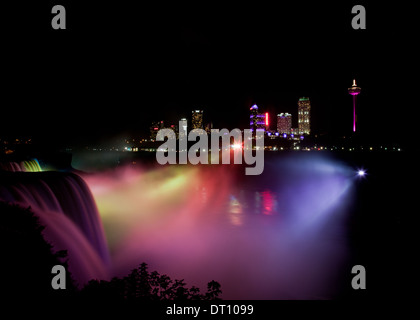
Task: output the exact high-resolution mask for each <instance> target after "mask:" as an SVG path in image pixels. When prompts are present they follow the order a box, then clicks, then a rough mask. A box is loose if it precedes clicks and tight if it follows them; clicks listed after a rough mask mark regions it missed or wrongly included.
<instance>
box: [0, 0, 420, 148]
mask: <svg viewBox="0 0 420 320" xmlns="http://www.w3.org/2000/svg"><path fill="white" fill-rule="evenodd" d="M73 2H74V1H73ZM337 2H338V1H337ZM28 3H30V2H28ZM54 4H57V3H55V2H53V1H51V2H45V3H43V4H41V5H39V4H33V3H32V4H26V5H25V2H19V4H16V5H14V7H10V8H9V7H4V5H2V6H3V8H2V10H1V13H2V17H1V18H2V31H3V33H4V36H3V37H2V47H3V53H5V55H3V57H2V58H1V59H2V62H3V63H2V72H1V73H2V78H3V81H2V82H3V84H2V90H1V91H2V95H1V97H2V99H1V117H0V121H1V126H0V136H1V135H3V136H4V135H8V136H13V135H30V136H33V137H35V138H38V139H41V140H42V139H49V140H50V141H54V142H56V141H58V142H60V143H70V142H83V143H85V142H88V141H95V140H101V139H102V140H103V139H108V138H110V137H113V136H115V135H119V134H124V133H129V134H135V135H136V134H139V135H140V134H142V133H145V132H146V133H147V131H148V127H149V126H150V123H151V121H153V120H161V119H162V120H168V121H177V120H179V119H180V118H181V117H189V116H190V113H191V110H192V109H197V108H201V109H203V110H204V115H205V121H209V120H212V121H213V123H214V126H215V127H218V128H224V127H227V128H235V127H239V128H245V127H246V126H247V123H248V121H249V114H248V111H249V107H250V106H251V105H252V104H253V103H257V104H258V106H259V107H260V108H261V109H262V110H266V111H268V112H270V115H271V116H272V117H274V116H275V115H276V114H277V113H279V112H290V113H292V114H293V116H294V120H293V121H294V126H297V123H296V122H297V119H296V117H297V100H298V98H299V97H300V96H309V97H310V99H311V103H312V120H313V122H312V129H313V131H314V132H315V133H334V134H346V133H348V132H349V130H351V122H352V118H351V117H352V100H351V96H350V95H348V93H347V88H348V87H349V86H351V83H352V79H353V78H356V79H357V81H358V85H359V86H361V87H362V93H361V94H360V95H359V100H358V107H359V111H358V115H359V128H360V130H361V132H363V133H364V134H366V135H367V136H384V137H385V139H391V140H392V139H402V138H403V134H402V132H403V131H405V129H406V128H408V127H409V124H408V121H409V120H408V119H407V117H406V115H405V114H404V113H403V107H404V103H405V102H403V99H402V97H407V96H408V95H409V94H410V92H409V90H408V89H407V88H406V86H405V83H404V82H405V81H406V80H405V79H406V73H407V70H408V68H409V67H410V66H409V63H408V62H407V61H408V55H409V52H410V51H411V48H410V46H412V45H413V44H412V42H409V41H407V30H406V29H405V25H404V24H402V23H400V22H401V21H403V20H404V18H405V15H406V13H407V11H408V10H409V9H408V8H406V7H398V6H395V7H394V8H392V12H391V11H390V8H389V7H387V6H384V5H381V4H380V3H378V4H376V5H372V4H369V5H368V4H364V3H363V1H362V2H357V3H351V2H349V3H343V2H340V3H339V4H338V3H337V4H334V5H331V4H328V5H327V4H322V2H318V1H317V2H315V3H312V4H310V5H309V4H306V3H302V2H300V3H299V2H296V1H294V2H293V4H287V3H285V2H281V3H280V4H279V3H275V4H272V5H263V4H261V2H257V1H254V2H245V3H244V4H241V5H238V6H229V7H228V6H226V5H224V4H222V5H220V4H219V5H215V4H214V3H211V2H209V3H205V2H201V1H200V2H197V4H196V5H195V6H191V5H183V6H178V5H172V6H170V7H169V6H167V5H166V4H164V3H158V4H157V5H155V6H145V5H137V6H133V4H132V3H130V2H128V1H127V2H125V1H113V2H111V1H105V2H104V1H93V2H92V1H89V4H88V3H86V2H83V3H80V4H78V5H75V4H74V3H70V2H68V1H67V2H66V1H61V2H60V4H62V5H64V6H65V7H66V10H67V30H53V29H52V28H51V24H50V23H51V19H52V16H53V15H52V14H51V8H52V6H53V5H54ZM355 4H362V5H363V4H364V5H365V8H366V13H367V16H366V18H367V19H366V21H367V28H366V30H353V29H352V27H351V19H352V18H353V15H352V13H351V8H352V7H353V5H355ZM391 115H392V116H391ZM273 128H274V123H273Z"/></svg>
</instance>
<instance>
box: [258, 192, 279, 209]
mask: <svg viewBox="0 0 420 320" xmlns="http://www.w3.org/2000/svg"><path fill="white" fill-rule="evenodd" d="M261 198H262V207H263V211H262V212H263V214H265V215H272V214H274V213H275V212H276V209H277V208H276V205H277V200H276V199H275V195H274V194H273V192H271V191H269V190H266V191H264V192H261Z"/></svg>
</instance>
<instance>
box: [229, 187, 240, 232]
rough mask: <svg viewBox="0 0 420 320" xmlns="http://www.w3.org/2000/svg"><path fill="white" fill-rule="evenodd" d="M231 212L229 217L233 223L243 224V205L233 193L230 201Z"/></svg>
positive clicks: (236, 224)
mask: <svg viewBox="0 0 420 320" xmlns="http://www.w3.org/2000/svg"><path fill="white" fill-rule="evenodd" d="M229 213H230V215H229V218H230V222H231V223H232V225H234V226H241V225H242V224H243V216H242V206H241V204H240V203H239V201H238V200H237V199H236V198H235V197H234V196H232V195H231V196H230V201H229Z"/></svg>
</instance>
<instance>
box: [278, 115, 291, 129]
mask: <svg viewBox="0 0 420 320" xmlns="http://www.w3.org/2000/svg"><path fill="white" fill-rule="evenodd" d="M291 129H292V115H291V114H290V113H280V114H278V115H277V132H279V133H281V134H282V133H286V134H290V133H291Z"/></svg>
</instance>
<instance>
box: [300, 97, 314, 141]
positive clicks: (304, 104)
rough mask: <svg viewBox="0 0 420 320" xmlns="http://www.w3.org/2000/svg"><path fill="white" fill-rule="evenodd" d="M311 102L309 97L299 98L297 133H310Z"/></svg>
mask: <svg viewBox="0 0 420 320" xmlns="http://www.w3.org/2000/svg"><path fill="white" fill-rule="evenodd" d="M310 120H311V102H310V101H309V98H305V97H302V98H299V101H298V131H299V134H302V135H309V134H310V133H311V121H310Z"/></svg>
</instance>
